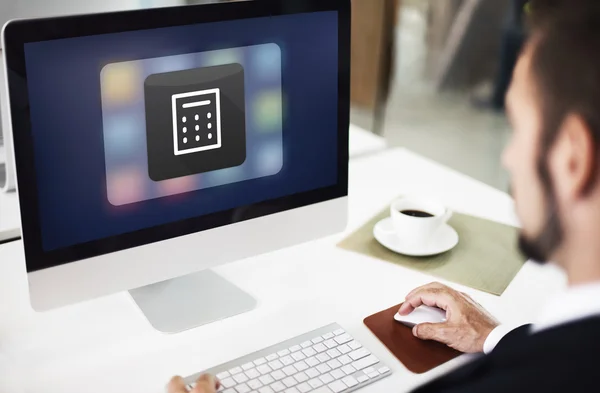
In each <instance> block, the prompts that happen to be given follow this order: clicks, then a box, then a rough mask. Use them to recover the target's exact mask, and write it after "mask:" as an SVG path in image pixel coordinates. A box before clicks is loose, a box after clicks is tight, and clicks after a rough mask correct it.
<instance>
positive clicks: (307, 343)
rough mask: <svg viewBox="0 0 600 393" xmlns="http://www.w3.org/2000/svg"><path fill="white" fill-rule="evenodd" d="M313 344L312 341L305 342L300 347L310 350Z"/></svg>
mask: <svg viewBox="0 0 600 393" xmlns="http://www.w3.org/2000/svg"><path fill="white" fill-rule="evenodd" d="M312 345H313V344H312V342H311V341H304V342H303V343H302V344H300V346H301V347H302V348H308V347H312Z"/></svg>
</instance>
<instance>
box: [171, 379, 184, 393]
mask: <svg viewBox="0 0 600 393" xmlns="http://www.w3.org/2000/svg"><path fill="white" fill-rule="evenodd" d="M185 386H186V385H185V381H184V380H183V378H181V377H179V376H177V377H173V378H171V381H170V382H169V384H168V385H167V393H187V389H186V388H185Z"/></svg>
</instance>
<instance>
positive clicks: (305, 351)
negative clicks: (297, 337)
mask: <svg viewBox="0 0 600 393" xmlns="http://www.w3.org/2000/svg"><path fill="white" fill-rule="evenodd" d="M302 353H303V354H304V356H306V357H311V356H315V355H316V354H317V351H315V350H314V349H312V347H311V348H306V349H303V350H302Z"/></svg>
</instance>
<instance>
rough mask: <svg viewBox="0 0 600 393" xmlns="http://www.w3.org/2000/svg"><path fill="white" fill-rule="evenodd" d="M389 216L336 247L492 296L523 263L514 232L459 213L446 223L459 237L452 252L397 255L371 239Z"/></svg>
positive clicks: (381, 215) (380, 216)
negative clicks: (431, 254)
mask: <svg viewBox="0 0 600 393" xmlns="http://www.w3.org/2000/svg"><path fill="white" fill-rule="evenodd" d="M388 216H389V208H386V209H385V210H384V211H382V212H381V213H379V214H378V215H377V216H375V217H373V218H372V219H371V220H370V221H369V222H367V223H366V224H365V225H363V226H362V227H361V228H359V229H358V230H357V231H356V232H354V233H352V234H351V235H350V236H348V237H347V238H346V239H344V240H342V241H341V242H340V243H339V244H338V247H340V248H343V249H346V250H349V251H354V252H358V253H361V254H366V255H369V256H372V257H375V258H379V259H382V260H384V261H388V262H392V263H395V264H398V265H401V266H404V267H407V268H410V269H414V270H419V271H422V272H425V273H428V274H431V275H433V276H436V277H439V278H442V279H445V280H449V281H452V282H455V283H458V284H462V285H466V286H468V287H471V288H475V289H478V290H481V291H485V292H489V293H491V294H494V295H502V293H503V292H504V290H505V289H506V288H507V287H508V284H510V282H511V281H512V280H513V278H515V276H516V275H517V273H518V272H519V270H521V267H522V266H523V264H524V263H525V258H524V257H523V256H522V255H521V254H520V253H519V252H518V250H517V247H516V240H517V228H514V227H511V226H508V225H503V224H499V223H497V222H493V221H489V220H484V219H482V218H477V217H473V216H468V215H465V214H459V213H454V215H453V217H452V218H451V219H450V221H449V222H448V223H449V224H450V225H451V226H452V227H453V228H454V229H456V231H457V232H458V235H459V237H460V241H459V243H458V245H457V246H456V247H455V248H454V249H453V250H452V251H449V252H447V253H445V254H441V255H437V256H433V257H427V258H414V257H408V256H404V255H400V254H396V253H395V252H393V251H390V250H388V249H387V248H385V247H384V246H382V245H381V244H379V242H378V241H377V240H375V238H374V237H373V227H374V226H375V224H376V223H377V222H379V220H381V219H384V218H385V217H388Z"/></svg>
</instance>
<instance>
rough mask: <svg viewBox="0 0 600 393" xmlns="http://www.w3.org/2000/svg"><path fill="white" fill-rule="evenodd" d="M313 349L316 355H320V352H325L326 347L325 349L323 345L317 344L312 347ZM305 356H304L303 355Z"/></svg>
mask: <svg viewBox="0 0 600 393" xmlns="http://www.w3.org/2000/svg"><path fill="white" fill-rule="evenodd" d="M313 349H314V350H315V351H317V352H318V353H321V352H325V351H327V347H326V346H325V345H323V344H321V343H319V344H317V345H315V346H313ZM305 355H306V354H305ZM306 356H308V355H306Z"/></svg>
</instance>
